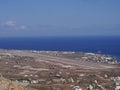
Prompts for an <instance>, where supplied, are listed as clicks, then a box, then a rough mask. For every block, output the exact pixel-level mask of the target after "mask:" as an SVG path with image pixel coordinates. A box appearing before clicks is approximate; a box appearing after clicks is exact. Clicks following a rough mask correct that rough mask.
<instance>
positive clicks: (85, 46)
mask: <svg viewBox="0 0 120 90" xmlns="http://www.w3.org/2000/svg"><path fill="white" fill-rule="evenodd" d="M0 49H17V50H45V51H75V52H93V53H98V52H99V53H102V54H109V55H113V56H116V57H117V58H119V60H120V37H39V38H0Z"/></svg>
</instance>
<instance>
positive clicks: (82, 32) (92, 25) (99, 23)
mask: <svg viewBox="0 0 120 90" xmlns="http://www.w3.org/2000/svg"><path fill="white" fill-rule="evenodd" d="M41 36H45V37H47V36H120V0H0V37H41Z"/></svg>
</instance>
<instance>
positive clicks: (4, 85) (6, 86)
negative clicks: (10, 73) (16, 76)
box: [0, 75, 26, 90]
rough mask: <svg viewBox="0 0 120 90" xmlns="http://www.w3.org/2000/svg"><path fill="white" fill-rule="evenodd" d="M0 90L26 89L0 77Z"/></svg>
mask: <svg viewBox="0 0 120 90" xmlns="http://www.w3.org/2000/svg"><path fill="white" fill-rule="evenodd" d="M0 90H26V89H25V88H24V87H22V86H20V85H18V84H16V83H14V82H12V81H11V80H8V79H6V78H4V77H3V76H2V75H0Z"/></svg>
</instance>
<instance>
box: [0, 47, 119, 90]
mask: <svg viewBox="0 0 120 90" xmlns="http://www.w3.org/2000/svg"><path fill="white" fill-rule="evenodd" d="M0 73H1V78H3V77H4V78H6V79H8V80H10V81H11V82H12V83H15V84H18V85H20V86H22V87H24V89H25V90H117V88H119V86H120V63H119V61H118V60H117V59H116V58H115V57H113V56H110V55H104V54H95V53H84V52H66V51H35V50H2V49H1V50H0ZM1 85H2V84H0V87H1ZM2 90H5V89H2ZM10 90H17V89H15V88H14V87H12V89H10ZM118 90H119V89H118Z"/></svg>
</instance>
